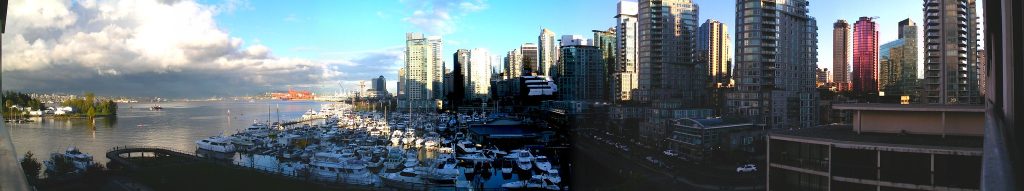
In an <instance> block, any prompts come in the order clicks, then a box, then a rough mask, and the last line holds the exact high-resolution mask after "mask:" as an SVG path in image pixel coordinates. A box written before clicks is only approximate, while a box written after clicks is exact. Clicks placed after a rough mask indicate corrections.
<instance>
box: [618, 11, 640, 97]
mask: <svg viewBox="0 0 1024 191" xmlns="http://www.w3.org/2000/svg"><path fill="white" fill-rule="evenodd" d="M617 8H618V9H617V10H618V14H617V15H615V19H616V24H615V31H616V33H615V36H616V37H615V38H616V43H615V51H616V52H615V62H614V64H615V65H614V68H615V75H614V76H615V79H616V80H615V81H614V82H615V83H614V84H613V88H615V89H616V91H618V93H616V95H614V96H615V97H616V98H618V100H620V101H629V100H632V99H633V92H634V91H635V90H636V89H637V88H638V86H639V85H638V84H637V83H638V82H637V80H638V79H637V76H636V72H637V70H638V69H637V64H636V62H637V55H638V54H637V36H636V30H637V28H638V27H639V26H638V23H637V16H636V15H637V12H638V9H639V5H637V2H635V1H625V0H619V4H618V7H617Z"/></svg>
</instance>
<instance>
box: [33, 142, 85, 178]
mask: <svg viewBox="0 0 1024 191" xmlns="http://www.w3.org/2000/svg"><path fill="white" fill-rule="evenodd" d="M58 157H61V158H64V159H65V162H68V163H70V167H71V168H72V169H68V170H70V172H71V173H78V172H84V171H85V169H87V168H89V165H92V155H89V154H86V153H83V152H81V151H79V150H78V148H77V147H68V149H67V150H64V153H50V158H58ZM44 163H45V164H46V170H47V171H51V172H52V171H53V170H56V169H58V167H57V166H58V165H57V164H56V162H55V161H52V160H47V161H44Z"/></svg>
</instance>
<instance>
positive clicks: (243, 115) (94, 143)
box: [5, 101, 322, 164]
mask: <svg viewBox="0 0 1024 191" xmlns="http://www.w3.org/2000/svg"><path fill="white" fill-rule="evenodd" d="M320 104H322V103H321V102H311V101H310V102H294V101H288V102H286V101H264V102H253V103H250V102H241V101H239V102H235V101H220V102H170V103H158V104H154V103H135V104H121V105H119V109H118V116H116V117H97V118H95V119H92V120H90V119H84V118H71V119H68V118H52V117H44V118H40V117H37V118H33V119H32V120H33V121H35V122H30V123H7V124H6V125H5V128H8V130H9V131H10V133H11V138H12V140H13V142H14V147H15V151H17V152H18V155H19V156H21V155H24V153H25V152H26V151H32V152H33V153H36V156H47V155H48V154H46V153H52V152H61V151H63V150H64V149H66V148H67V147H69V146H76V147H78V148H79V149H80V150H81V151H83V152H87V153H89V154H92V155H93V157H94V158H95V160H96V161H97V162H101V163H104V164H105V163H106V162H107V161H108V159H107V158H106V157H105V156H104V154H106V151H107V150H108V149H110V148H113V147H115V146H121V145H133V146H156V147H168V148H172V149H177V150H181V151H194V150H195V141H196V140H199V139H202V138H205V137H209V136H214V135H219V134H225V135H228V134H231V133H234V132H237V131H240V130H242V129H245V128H246V127H248V126H249V125H250V124H252V121H253V120H255V119H258V120H261V121H262V120H267V119H271V120H273V121H276V120H277V119H278V117H277V115H275V114H276V113H277V112H276V111H278V110H279V111H280V119H281V120H293V119H296V118H298V117H300V116H302V114H303V113H304V112H305V111H306V110H309V109H314V110H319V109H320ZM156 105H160V106H161V107H163V108H164V109H163V110H158V111H151V110H149V108H150V107H152V106H156ZM278 108H280V109H278ZM228 111H230V113H229V112H228ZM236 158H237V157H236Z"/></svg>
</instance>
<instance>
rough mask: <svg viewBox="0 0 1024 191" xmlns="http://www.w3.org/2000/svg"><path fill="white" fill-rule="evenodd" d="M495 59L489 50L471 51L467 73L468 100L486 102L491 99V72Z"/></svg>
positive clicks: (475, 49)
mask: <svg viewBox="0 0 1024 191" xmlns="http://www.w3.org/2000/svg"><path fill="white" fill-rule="evenodd" d="M493 61H494V57H492V56H491V54H490V52H489V51H487V49H481V48H474V49H473V50H470V51H469V64H467V65H466V66H465V71H466V79H465V82H464V83H465V85H466V93H465V96H466V99H467V100H474V101H486V100H487V99H488V98H489V97H490V93H489V92H490V89H491V73H492V72H493V71H492V70H491V65H492V62H493Z"/></svg>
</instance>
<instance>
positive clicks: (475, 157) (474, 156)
mask: <svg viewBox="0 0 1024 191" xmlns="http://www.w3.org/2000/svg"><path fill="white" fill-rule="evenodd" d="M458 158H459V159H462V160H468V161H473V163H482V162H491V161H494V158H491V157H488V156H485V155H484V154H483V153H479V152H477V153H469V154H465V155H462V156H460V157H458Z"/></svg>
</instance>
